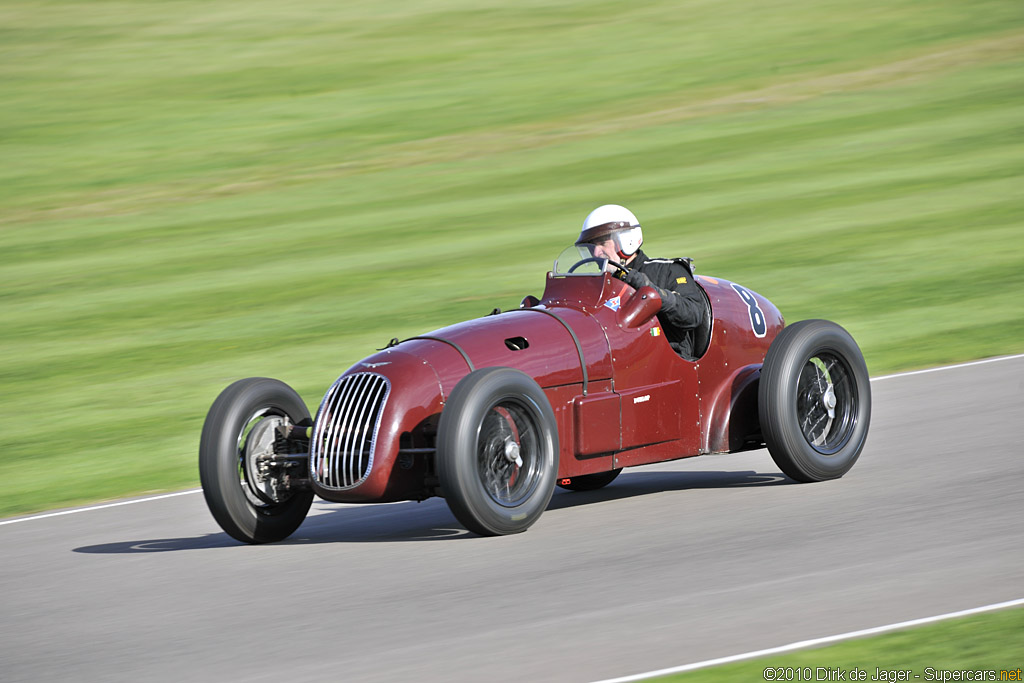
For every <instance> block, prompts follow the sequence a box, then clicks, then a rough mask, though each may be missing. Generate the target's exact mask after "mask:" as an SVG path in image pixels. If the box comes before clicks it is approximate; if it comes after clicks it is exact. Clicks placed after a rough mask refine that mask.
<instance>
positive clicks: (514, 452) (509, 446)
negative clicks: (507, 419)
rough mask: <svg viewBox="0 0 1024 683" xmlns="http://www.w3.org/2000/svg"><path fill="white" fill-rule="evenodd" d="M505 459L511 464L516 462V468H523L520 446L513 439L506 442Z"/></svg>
mask: <svg viewBox="0 0 1024 683" xmlns="http://www.w3.org/2000/svg"><path fill="white" fill-rule="evenodd" d="M505 459H506V460H508V461H509V462H514V463H515V464H516V467H522V466H523V458H522V457H521V456H520V455H519V444H517V443H516V442H515V441H513V440H512V439H506V441H505Z"/></svg>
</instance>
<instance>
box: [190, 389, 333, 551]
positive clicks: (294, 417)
mask: <svg viewBox="0 0 1024 683" xmlns="http://www.w3.org/2000/svg"><path fill="white" fill-rule="evenodd" d="M308 419H309V411H308V409H307V408H306V404H305V403H304V402H303V401H302V399H301V398H300V397H299V395H298V394H296V393H295V391H293V390H292V389H291V387H289V386H288V385H286V384H284V383H282V382H279V381H277V380H272V379H266V378H262V377H254V378H250V379H243V380H239V381H238V382H235V383H234V384H232V385H231V386H229V387H228V388H227V389H225V390H224V391H223V392H222V393H221V395H220V396H218V397H217V400H216V401H214V403H213V406H211V407H210V412H209V413H208V414H207V416H206V422H205V424H204V425H203V434H202V437H201V438H200V442H199V478H200V481H201V482H202V486H203V496H204V498H205V499H206V504H207V506H208V507H209V508H210V512H211V513H212V514H213V517H214V519H216V520H217V523H218V524H220V526H221V528H222V529H223V530H224V531H225V532H226V533H227V534H228V535H230V536H232V537H233V538H236V539H238V540H239V541H242V542H244V543H267V542H271V541H279V540H282V539H284V538H287V537H288V536H290V535H291V534H292V532H294V531H295V529H297V528H298V527H299V525H300V524H302V521H303V520H304V519H305V517H306V513H307V512H308V511H309V507H310V505H311V504H312V502H313V494H312V492H311V491H298V492H291V493H285V494H280V493H278V489H279V487H278V486H276V485H275V484H276V482H275V480H274V475H273V474H272V473H270V472H269V471H267V470H266V469H261V468H260V463H261V460H262V458H263V457H265V456H268V455H272V454H273V453H274V442H275V439H276V436H277V429H278V427H282V426H286V425H293V424H296V423H298V422H301V421H303V420H308Z"/></svg>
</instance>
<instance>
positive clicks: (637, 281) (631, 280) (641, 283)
mask: <svg viewBox="0 0 1024 683" xmlns="http://www.w3.org/2000/svg"><path fill="white" fill-rule="evenodd" d="M622 280H623V281H624V282H625V283H626V284H627V285H629V286H630V287H632V288H633V289H640V288H641V287H654V283H652V282H651V278H649V277H647V276H646V275H644V274H643V273H641V272H640V271H639V270H629V271H626V274H625V275H623V276H622Z"/></svg>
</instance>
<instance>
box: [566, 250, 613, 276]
mask: <svg viewBox="0 0 1024 683" xmlns="http://www.w3.org/2000/svg"><path fill="white" fill-rule="evenodd" d="M607 262H608V260H607V259H604V258H598V257H595V256H594V245H593V244H574V245H572V246H571V247H566V248H565V249H563V250H562V253H561V254H559V255H558V258H556V259H555V267H554V268H553V269H552V273H553V274H555V275H600V274H601V273H603V272H604V271H605V264H607Z"/></svg>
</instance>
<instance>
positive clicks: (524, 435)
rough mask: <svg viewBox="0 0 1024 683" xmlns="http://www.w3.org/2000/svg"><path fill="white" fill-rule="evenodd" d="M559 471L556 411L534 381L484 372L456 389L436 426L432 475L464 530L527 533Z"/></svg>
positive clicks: (506, 372) (508, 371) (508, 372)
mask: <svg viewBox="0 0 1024 683" xmlns="http://www.w3.org/2000/svg"><path fill="white" fill-rule="evenodd" d="M515 459H518V463H517V462H516V460H515ZM557 471H558V428H557V425H556V423H555V413H554V411H553V410H552V409H551V404H550V403H548V400H547V397H546V396H545V395H544V391H543V390H542V389H541V388H540V386H538V384H537V383H536V382H535V381H533V379H531V378H530V377H529V376H527V375H526V374H524V373H522V372H520V371H519V370H515V369H513V368H484V369H482V370H475V371H474V372H471V373H469V374H468V375H466V376H465V377H464V378H463V379H462V380H461V381H460V382H459V383H458V384H457V385H456V386H455V389H454V390H453V391H452V393H451V396H450V397H449V399H448V402H447V404H446V405H445V407H444V410H443V411H442V412H441V420H440V423H439V424H438V431H437V474H438V479H439V480H440V482H441V491H442V493H443V494H444V497H445V500H446V501H447V503H448V507H449V508H451V511H452V513H453V514H454V515H455V517H456V519H458V520H459V522H461V523H462V525H463V526H465V527H466V528H467V529H469V530H470V531H472V532H474V533H477V534H480V535H481V536H500V535H504V534H515V533H520V532H522V531H526V529H527V528H529V527H530V525H532V524H533V523H534V522H536V521H537V519H538V518H539V517H540V516H541V514H542V513H543V512H544V510H545V509H546V508H547V506H548V502H550V500H551V494H552V493H553V492H554V489H555V475H556V474H557Z"/></svg>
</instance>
